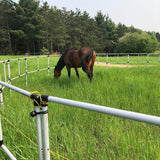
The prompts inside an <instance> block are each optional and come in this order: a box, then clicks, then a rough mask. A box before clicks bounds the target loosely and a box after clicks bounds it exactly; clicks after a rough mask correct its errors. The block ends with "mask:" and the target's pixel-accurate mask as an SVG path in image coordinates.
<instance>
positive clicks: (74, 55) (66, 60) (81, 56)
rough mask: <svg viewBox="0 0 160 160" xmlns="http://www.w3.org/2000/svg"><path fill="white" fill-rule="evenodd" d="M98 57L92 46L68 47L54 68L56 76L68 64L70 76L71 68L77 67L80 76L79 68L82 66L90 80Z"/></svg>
mask: <svg viewBox="0 0 160 160" xmlns="http://www.w3.org/2000/svg"><path fill="white" fill-rule="evenodd" d="M95 59H96V53H95V51H93V50H92V49H91V48H81V49H79V50H74V49H68V50H66V51H65V53H64V54H63V55H62V56H61V57H60V59H59V61H58V63H57V65H56V66H55V69H54V78H58V77H59V76H60V75H61V70H62V69H63V68H64V66H66V68H67V70H68V76H69V77H70V75H71V73H70V69H71V68H72V67H73V68H75V71H76V74H77V77H78V78H79V73H78V68H79V67H82V69H83V71H84V72H86V73H87V75H88V77H89V79H90V82H91V81H92V77H93V66H94V62H95Z"/></svg>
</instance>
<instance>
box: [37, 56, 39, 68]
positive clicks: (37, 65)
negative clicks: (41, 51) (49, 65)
mask: <svg viewBox="0 0 160 160" xmlns="http://www.w3.org/2000/svg"><path fill="white" fill-rule="evenodd" d="M37 71H39V56H37Z"/></svg>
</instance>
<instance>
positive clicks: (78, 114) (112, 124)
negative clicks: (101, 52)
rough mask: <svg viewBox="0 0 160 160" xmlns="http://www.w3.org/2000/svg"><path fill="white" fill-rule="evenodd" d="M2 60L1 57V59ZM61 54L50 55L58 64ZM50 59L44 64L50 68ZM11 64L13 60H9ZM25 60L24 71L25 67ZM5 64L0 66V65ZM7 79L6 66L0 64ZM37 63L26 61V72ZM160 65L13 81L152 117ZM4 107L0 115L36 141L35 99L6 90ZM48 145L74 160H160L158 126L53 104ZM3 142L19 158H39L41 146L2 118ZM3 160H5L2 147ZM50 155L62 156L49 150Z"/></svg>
mask: <svg viewBox="0 0 160 160" xmlns="http://www.w3.org/2000/svg"><path fill="white" fill-rule="evenodd" d="M0 58H2V57H0ZM57 60H58V57H53V58H51V59H50V65H51V66H54V65H55V64H56V62H57ZM46 62H47V58H42V59H41V60H40V64H41V66H42V67H46V68H47V65H46ZM11 63H12V62H11ZM23 63H24V61H22V62H21V64H22V65H21V73H23V72H24V71H25V70H24V69H23ZM0 65H1V64H0ZM0 67H1V68H0V73H2V74H1V76H2V80H3V79H4V78H3V65H1V66H0ZM36 67H37V61H36V60H33V59H30V60H28V71H31V70H35V69H36ZM159 71H160V66H159V65H154V66H150V67H133V68H116V67H109V68H108V69H106V67H103V66H94V76H93V81H92V83H91V84H90V82H89V79H88V77H87V75H86V74H85V73H84V72H83V71H82V69H79V72H80V79H77V77H76V74H75V71H74V70H72V71H71V78H70V79H69V78H68V76H67V70H66V69H63V71H62V76H61V77H60V78H59V79H53V69H52V70H50V75H49V76H48V75H47V70H46V71H41V72H36V73H33V74H28V86H26V85H25V76H24V77H20V78H19V79H16V80H14V81H12V84H13V85H15V86H17V87H20V88H22V89H25V90H27V91H30V92H32V91H39V92H40V93H41V94H48V95H51V96H55V97H61V98H66V99H72V100H77V101H82V102H88V103H93V104H98V105H103V106H108V107H112V108H119V109H123V110H129V111H134V112H139V113H144V114H149V115H156V116H160V72H159ZM11 73H12V74H11V75H12V77H14V76H16V75H17V74H18V69H17V62H14V64H11ZM3 96H4V110H2V109H1V112H0V113H1V114H2V115H3V116H4V117H6V118H7V119H8V120H9V121H11V122H12V123H13V124H14V125H15V126H16V127H17V128H18V129H20V130H21V131H22V132H23V133H24V134H25V135H26V136H28V137H29V138H30V139H32V140H33V141H34V142H35V143H37V136H36V124H35V117H33V118H32V117H31V116H30V112H32V111H33V110H34V107H33V104H32V101H31V100H30V99H29V98H28V97H25V96H23V95H20V94H19V93H16V92H14V91H11V95H10V92H9V90H8V89H6V88H5V89H4V91H3ZM48 109H49V137H50V149H51V150H53V151H54V152H57V153H59V154H61V155H63V156H64V157H66V158H68V159H72V160H100V159H102V160H106V159H109V160H117V159H118V160H124V159H132V160H137V159H140V160H150V159H154V160H158V159H160V128H159V126H154V125H150V124H145V123H140V122H136V121H132V120H127V119H123V118H118V117H113V116H110V115H105V114H101V113H96V112H92V111H87V110H82V109H77V108H73V107H70V106H64V105H61V104H55V103H49V106H48ZM2 129H3V140H4V144H5V145H6V146H7V147H8V148H9V150H10V151H11V152H12V153H13V154H14V155H15V157H16V158H17V159H18V160H19V159H20V160H37V159H38V148H37V146H35V145H33V144H32V143H31V142H30V141H29V140H28V139H26V138H25V137H24V136H22V135H21V134H20V133H19V132H17V131H16V129H15V128H13V127H12V126H11V125H9V124H8V123H7V122H6V120H4V119H2ZM0 157H1V159H7V156H6V154H5V153H4V152H3V150H2V149H0ZM51 159H63V158H61V157H59V156H57V155H56V154H51Z"/></svg>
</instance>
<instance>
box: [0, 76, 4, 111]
mask: <svg viewBox="0 0 160 160" xmlns="http://www.w3.org/2000/svg"><path fill="white" fill-rule="evenodd" d="M0 81H1V75H0ZM2 92H3V90H2V85H0V104H1V108H2V109H3V93H2Z"/></svg>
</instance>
